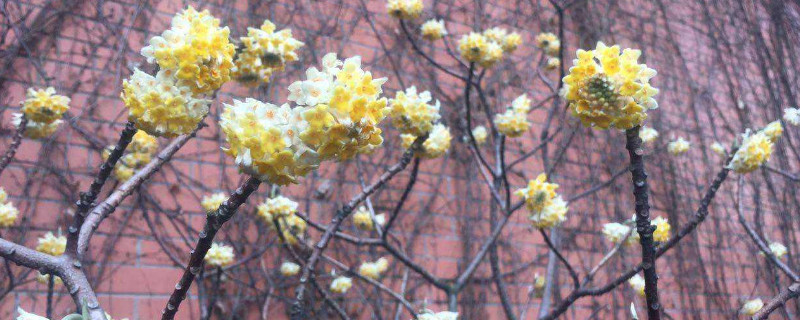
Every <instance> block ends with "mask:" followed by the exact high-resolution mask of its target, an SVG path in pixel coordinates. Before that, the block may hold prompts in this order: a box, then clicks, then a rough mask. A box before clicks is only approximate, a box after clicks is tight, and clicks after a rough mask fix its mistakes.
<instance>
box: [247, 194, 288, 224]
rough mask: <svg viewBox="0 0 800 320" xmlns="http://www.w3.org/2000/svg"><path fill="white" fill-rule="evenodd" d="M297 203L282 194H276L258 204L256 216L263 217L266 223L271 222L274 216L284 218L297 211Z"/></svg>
mask: <svg viewBox="0 0 800 320" xmlns="http://www.w3.org/2000/svg"><path fill="white" fill-rule="evenodd" d="M297 206H298V203H297V202H294V201H292V200H291V199H289V198H287V197H284V196H280V195H279V196H276V197H274V198H270V199H267V201H264V203H262V204H260V205H258V208H257V211H256V212H257V213H258V216H259V217H261V218H262V219H264V222H266V223H272V221H273V220H272V219H273V218H274V217H281V218H285V217H288V216H291V215H293V214H294V213H295V212H297Z"/></svg>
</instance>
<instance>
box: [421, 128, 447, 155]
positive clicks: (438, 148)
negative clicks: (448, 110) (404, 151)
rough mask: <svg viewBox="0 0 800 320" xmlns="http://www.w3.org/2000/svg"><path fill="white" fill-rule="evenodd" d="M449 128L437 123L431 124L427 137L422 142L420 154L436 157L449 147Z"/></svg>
mask: <svg viewBox="0 0 800 320" xmlns="http://www.w3.org/2000/svg"><path fill="white" fill-rule="evenodd" d="M451 139H452V136H451V135H450V129H448V128H447V127H446V126H445V125H443V124H441V123H439V124H436V125H435V126H433V130H431V133H430V135H428V139H426V140H425V142H423V143H422V151H423V152H422V156H423V157H426V158H431V159H432V158H438V157H441V156H442V155H444V154H445V153H446V152H447V149H450V140H451Z"/></svg>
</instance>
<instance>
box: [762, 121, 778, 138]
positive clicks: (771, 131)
mask: <svg viewBox="0 0 800 320" xmlns="http://www.w3.org/2000/svg"><path fill="white" fill-rule="evenodd" d="M762 131H764V133H765V134H766V135H767V137H769V139H770V140H772V142H775V140H778V138H780V137H781V135H783V126H782V125H781V122H780V121H777V120H776V121H772V122H770V123H769V124H768V125H767V126H766V127H764V130H762Z"/></svg>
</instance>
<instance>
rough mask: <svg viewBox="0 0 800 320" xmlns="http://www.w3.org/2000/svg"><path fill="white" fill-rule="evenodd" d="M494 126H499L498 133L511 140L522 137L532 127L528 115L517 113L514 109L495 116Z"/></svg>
mask: <svg viewBox="0 0 800 320" xmlns="http://www.w3.org/2000/svg"><path fill="white" fill-rule="evenodd" d="M494 125H495V126H497V131H500V133H502V134H504V135H506V136H507V137H509V138H516V137H520V136H522V134H523V133H525V132H527V131H528V129H530V127H531V123H530V122H529V121H528V117H527V114H525V113H519V112H516V111H514V110H513V109H507V110H506V112H504V113H498V114H496V115H495V116H494Z"/></svg>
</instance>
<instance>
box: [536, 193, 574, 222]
mask: <svg viewBox="0 0 800 320" xmlns="http://www.w3.org/2000/svg"><path fill="white" fill-rule="evenodd" d="M568 210H569V208H568V207H567V202H566V201H564V199H562V198H561V196H560V195H559V196H556V197H555V198H553V199H552V200H551V201H550V203H549V204H547V205H546V206H545V207H544V208H543V209H542V210H541V211H539V212H532V213H531V214H530V215H529V216H528V220H530V221H531V224H532V225H533V226H534V227H536V228H540V229H543V228H552V227H555V226H557V225H560V224H561V223H562V222H564V221H567V211H568Z"/></svg>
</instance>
